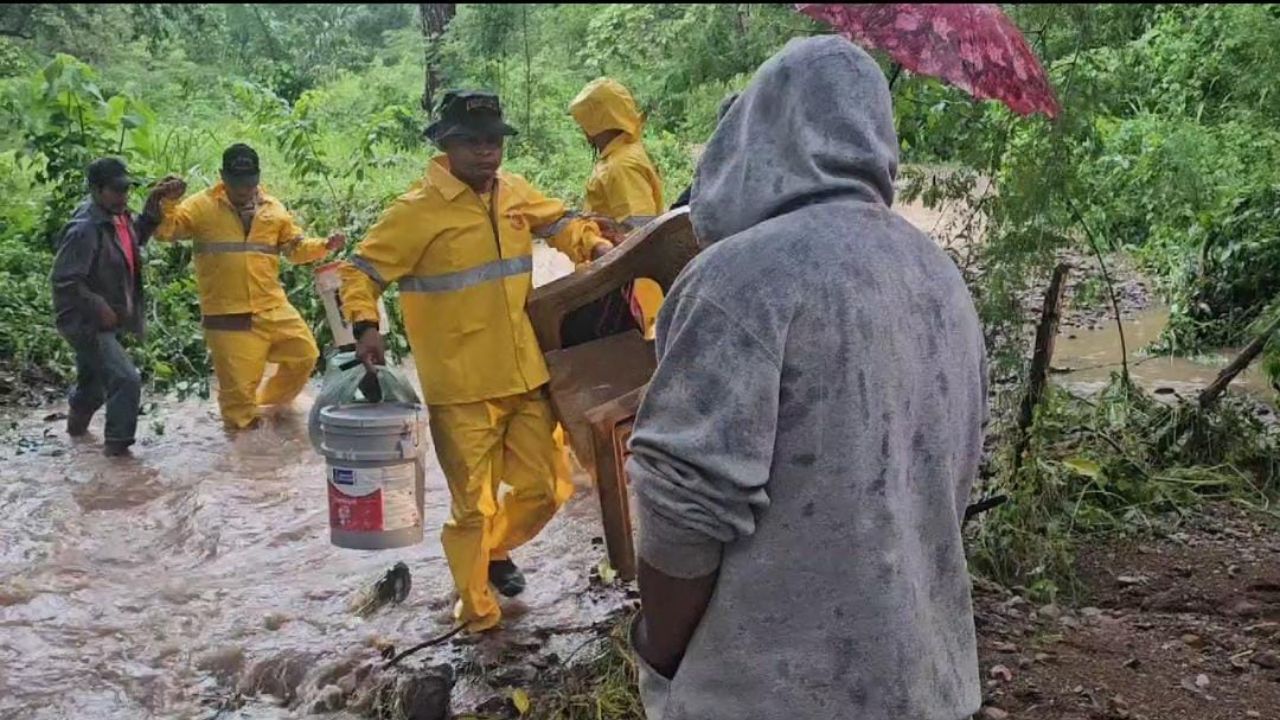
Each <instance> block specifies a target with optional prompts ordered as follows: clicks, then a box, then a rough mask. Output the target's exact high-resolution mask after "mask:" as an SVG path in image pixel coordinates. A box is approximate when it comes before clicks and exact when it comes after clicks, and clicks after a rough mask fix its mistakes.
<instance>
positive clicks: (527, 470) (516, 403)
mask: <svg viewBox="0 0 1280 720" xmlns="http://www.w3.org/2000/svg"><path fill="white" fill-rule="evenodd" d="M430 412H431V437H432V439H433V440H434V442H435V446H436V457H437V458H439V460H440V466H441V468H442V469H443V470H444V476H445V480H446V482H447V483H448V485H449V494H450V496H451V497H452V504H451V506H450V513H449V520H448V521H447V522H446V523H445V526H444V531H443V532H442V533H441V537H440V540H441V544H442V545H443V546H444V553H445V557H446V558H448V560H449V569H450V570H451V571H452V572H453V582H454V586H455V587H456V588H457V589H458V595H459V596H460V600H461V602H460V603H459V605H458V608H457V610H456V612H457V615H458V620H459V621H461V622H465V623H466V624H467V629H468V630H471V631H473V632H480V631H483V630H488V629H489V628H492V627H494V626H496V625H497V624H498V622H499V621H500V620H501V619H502V609H501V608H500V607H499V606H498V601H497V598H495V597H494V591H493V589H492V588H491V587H490V586H489V561H491V560H503V559H506V558H507V557H508V556H509V555H510V553H511V551H512V550H514V549H516V548H518V547H520V546H521V545H523V544H524V543H526V542H528V541H529V540H531V539H533V537H534V536H536V535H537V534H538V532H539V531H540V530H542V528H543V526H544V525H546V524H547V522H548V521H549V520H551V518H552V517H553V516H554V515H555V513H556V510H557V509H558V508H559V506H560V502H561V501H560V499H559V494H558V493H557V478H556V472H555V464H556V453H557V450H556V445H555V442H554V441H553V439H552V429H553V426H554V425H555V420H554V419H553V417H552V415H551V406H550V404H549V403H548V402H547V399H546V394H545V390H543V389H541V388H539V389H537V390H532V391H529V392H526V393H521V394H519V395H511V396H508V397H504V398H498V399H495V400H482V401H480V402H473V403H461V404H457V405H433V406H431V408H430ZM504 484H505V485H507V486H509V487H510V491H509V492H507V493H506V494H505V495H504V496H501V498H500V499H499V491H500V488H501V486H502V485H504Z"/></svg>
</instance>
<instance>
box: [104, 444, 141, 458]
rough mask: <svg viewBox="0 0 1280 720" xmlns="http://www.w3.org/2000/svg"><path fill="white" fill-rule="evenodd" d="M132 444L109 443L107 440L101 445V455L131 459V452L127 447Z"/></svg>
mask: <svg viewBox="0 0 1280 720" xmlns="http://www.w3.org/2000/svg"><path fill="white" fill-rule="evenodd" d="M132 444H133V443H122V442H111V441H110V440H108V441H107V442H105V443H103V445H102V454H103V455H106V456H107V457H132V456H133V451H132V450H130V449H129V446H130V445H132Z"/></svg>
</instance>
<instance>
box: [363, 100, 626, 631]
mask: <svg viewBox="0 0 1280 720" xmlns="http://www.w3.org/2000/svg"><path fill="white" fill-rule="evenodd" d="M513 134H515V130H514V129H513V128H512V127H511V126H509V125H507V124H506V123H505V122H504V121H503V118H502V109H501V105H500V103H499V101H498V98H497V96H496V95H493V94H492V93H486V92H459V91H450V92H449V93H447V94H446V95H445V96H444V98H443V99H442V101H441V105H440V114H439V119H438V120H437V121H436V122H435V123H433V124H432V125H431V126H430V127H428V128H427V137H428V138H429V139H430V140H431V141H432V142H434V143H435V144H436V146H437V147H438V148H439V149H440V150H441V151H443V154H441V155H438V156H437V157H435V158H434V159H433V160H432V161H431V163H430V164H429V165H428V169H427V174H426V178H425V179H424V180H422V181H420V182H418V183H415V184H414V185H413V186H412V188H411V189H410V190H409V191H408V192H407V193H405V194H404V195H402V196H401V197H400V198H399V199H398V200H396V201H395V203H394V204H393V205H392V206H391V207H390V208H389V209H387V210H386V212H385V213H383V215H382V217H381V218H380V219H379V220H378V222H377V224H376V225H374V227H373V228H372V229H371V230H370V231H369V234H368V235H367V236H366V237H365V238H364V240H363V241H362V242H361V243H360V244H359V245H358V246H357V248H356V251H355V254H354V255H353V257H352V258H351V261H350V263H349V264H347V265H345V266H344V267H343V269H342V290H341V296H342V306H343V308H345V311H346V312H347V313H348V318H349V320H350V321H351V323H352V326H353V328H354V330H355V333H356V337H357V347H356V352H357V353H358V354H359V356H360V358H361V359H362V360H364V361H365V363H366V364H367V365H373V364H378V363H382V362H384V352H383V341H382V336H381V335H380V334H379V333H378V325H377V324H378V313H377V308H376V306H375V303H376V301H377V298H378V296H379V295H380V294H381V293H382V291H383V290H384V289H385V288H386V287H387V285H388V284H390V283H398V284H399V288H400V301H401V303H402V307H403V311H404V324H405V331H406V333H407V335H408V339H409V346H410V348H411V349H412V351H413V356H414V360H415V361H416V364H417V370H418V377H419V380H421V383H422V390H423V394H424V395H425V397H426V402H427V404H428V406H429V409H430V418H431V436H432V439H433V440H434V443H435V449H436V456H437V458H438V459H439V461H440V465H441V467H442V468H443V470H444V475H445V479H446V481H447V483H448V486H449V492H450V495H451V497H452V506H451V511H450V517H449V520H448V522H446V523H445V527H444V530H443V534H442V537H441V540H442V543H443V545H444V552H445V556H446V557H447V558H448V561H449V568H450V570H451V571H452V573H453V580H454V584H455V587H456V588H457V590H458V594H459V601H458V604H457V605H456V606H455V615H456V616H457V618H458V619H459V620H460V621H461V622H463V623H465V624H466V626H467V627H468V629H470V630H471V631H477V632H478V631H482V630H487V629H489V628H492V627H494V626H495V625H497V624H498V622H499V620H500V619H501V616H502V611H501V609H500V608H499V606H498V603H497V600H496V598H495V596H494V593H493V591H492V589H491V587H490V585H491V584H492V585H493V586H494V587H496V588H497V590H498V592H500V593H502V594H503V595H505V596H508V597H511V596H514V595H517V594H519V593H520V592H521V591H523V589H524V586H525V579H524V576H523V575H522V574H521V573H520V570H519V569H518V568H517V567H516V566H515V564H514V562H512V560H511V551H512V550H514V549H516V548H518V547H519V546H520V545H522V544H524V543H525V542H527V541H529V540H530V539H532V538H533V537H534V536H535V535H537V533H538V532H539V531H540V530H541V529H542V527H543V526H544V525H546V523H547V521H549V520H550V519H551V518H552V516H553V515H554V514H555V512H556V510H557V508H558V507H559V505H560V503H561V502H562V498H561V497H560V495H559V494H558V493H557V487H556V473H555V468H554V465H555V463H556V457H555V456H556V446H555V443H554V442H553V440H552V428H553V427H554V425H555V420H554V418H553V417H552V413H551V407H550V404H549V403H548V400H547V395H546V387H545V386H546V384H547V382H548V380H549V375H548V373H547V366H546V364H545V363H544V362H543V358H542V351H541V349H540V348H539V347H538V341H537V338H536V337H535V336H534V332H533V325H532V323H531V322H530V321H529V316H528V314H527V313H526V311H525V301H526V299H527V298H528V296H529V293H530V291H531V290H532V288H533V273H532V271H533V237H535V236H537V237H540V238H544V239H546V240H548V241H549V242H550V243H551V244H552V245H553V246H555V247H556V248H557V249H559V250H561V251H562V252H564V253H566V254H567V255H569V256H570V257H571V258H572V259H574V260H575V261H578V262H584V261H587V260H589V259H591V258H594V257H599V256H602V255H603V254H604V253H606V252H607V251H608V250H609V249H610V248H611V247H612V245H611V243H609V241H608V240H606V239H604V237H603V236H602V235H601V234H600V229H599V227H598V226H597V224H596V223H595V222H592V221H590V220H586V219H583V218H579V217H576V216H575V215H574V214H572V213H569V212H568V211H566V209H565V206H564V204H563V203H561V202H560V201H558V200H552V199H549V198H547V197H545V196H543V195H542V194H541V193H539V192H538V191H537V190H535V189H534V188H533V187H532V186H531V185H530V184H529V183H528V182H527V181H526V180H525V179H524V178H522V177H520V176H518V175H513V174H510V173H507V172H505V171H503V170H501V169H500V166H501V163H502V150H503V144H504V139H505V137H506V136H509V135H513ZM501 484H506V485H508V486H510V491H509V492H508V493H507V494H506V495H505V496H503V497H502V498H501V499H500V498H499V489H500V485H501Z"/></svg>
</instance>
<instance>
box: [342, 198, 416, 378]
mask: <svg viewBox="0 0 1280 720" xmlns="http://www.w3.org/2000/svg"><path fill="white" fill-rule="evenodd" d="M425 224H426V223H425V218H424V216H423V214H422V212H421V210H420V209H417V208H415V207H414V205H413V203H412V202H411V201H409V200H406V199H405V198H401V199H399V200H397V201H396V202H395V203H394V204H393V205H392V206H391V207H390V208H388V209H387V210H386V212H384V213H383V214H382V217H380V218H379V219H378V222H377V223H376V224H375V225H374V226H373V227H372V228H370V230H369V233H368V234H367V235H366V236H365V238H364V240H362V241H361V242H360V244H359V245H357V246H356V250H355V253H353V254H352V256H351V259H350V261H348V262H345V263H343V264H342V267H341V268H340V269H339V276H340V277H341V280H342V285H341V287H340V289H339V291H338V292H339V296H340V298H341V300H342V307H343V311H344V312H345V313H346V315H347V321H348V322H350V323H351V326H352V330H353V332H354V334H355V337H356V342H357V347H356V354H357V355H358V356H359V357H360V359H361V360H362V361H364V363H365V365H366V366H372V365H375V364H379V365H380V364H383V363H384V362H385V351H384V348H383V343H382V336H381V334H380V333H379V332H378V320H379V318H378V298H379V297H380V296H381V295H382V293H383V291H384V290H386V288H387V285H389V284H391V283H393V282H395V281H397V280H399V279H400V278H402V277H404V276H405V275H408V274H409V273H410V272H411V271H412V270H413V268H414V267H415V266H416V265H417V264H418V260H419V258H421V257H422V253H423V252H424V251H426V249H427V246H428V245H429V244H430V242H431V240H432V239H433V238H434V234H433V233H431V232H428V231H427V228H424V225H425Z"/></svg>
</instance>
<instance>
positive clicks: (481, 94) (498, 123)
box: [426, 90, 518, 143]
mask: <svg viewBox="0 0 1280 720" xmlns="http://www.w3.org/2000/svg"><path fill="white" fill-rule="evenodd" d="M438 115H439V118H438V119H437V120H436V121H435V122H433V123H431V124H430V125H428V126H427V131H426V136H427V139H428V140H430V141H432V142H434V143H439V142H440V141H442V140H444V139H445V138H448V137H453V136H457V135H502V136H504V137H505V136H510V135H516V134H518V133H517V131H516V129H515V128H513V127H511V126H510V125H508V124H507V123H506V122H505V121H503V119H502V103H501V102H500V101H499V100H498V96H497V95H496V94H494V93H491V92H485V91H483V90H450V91H448V92H446V93H445V94H444V97H443V98H441V99H440V109H439V112H438Z"/></svg>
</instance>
